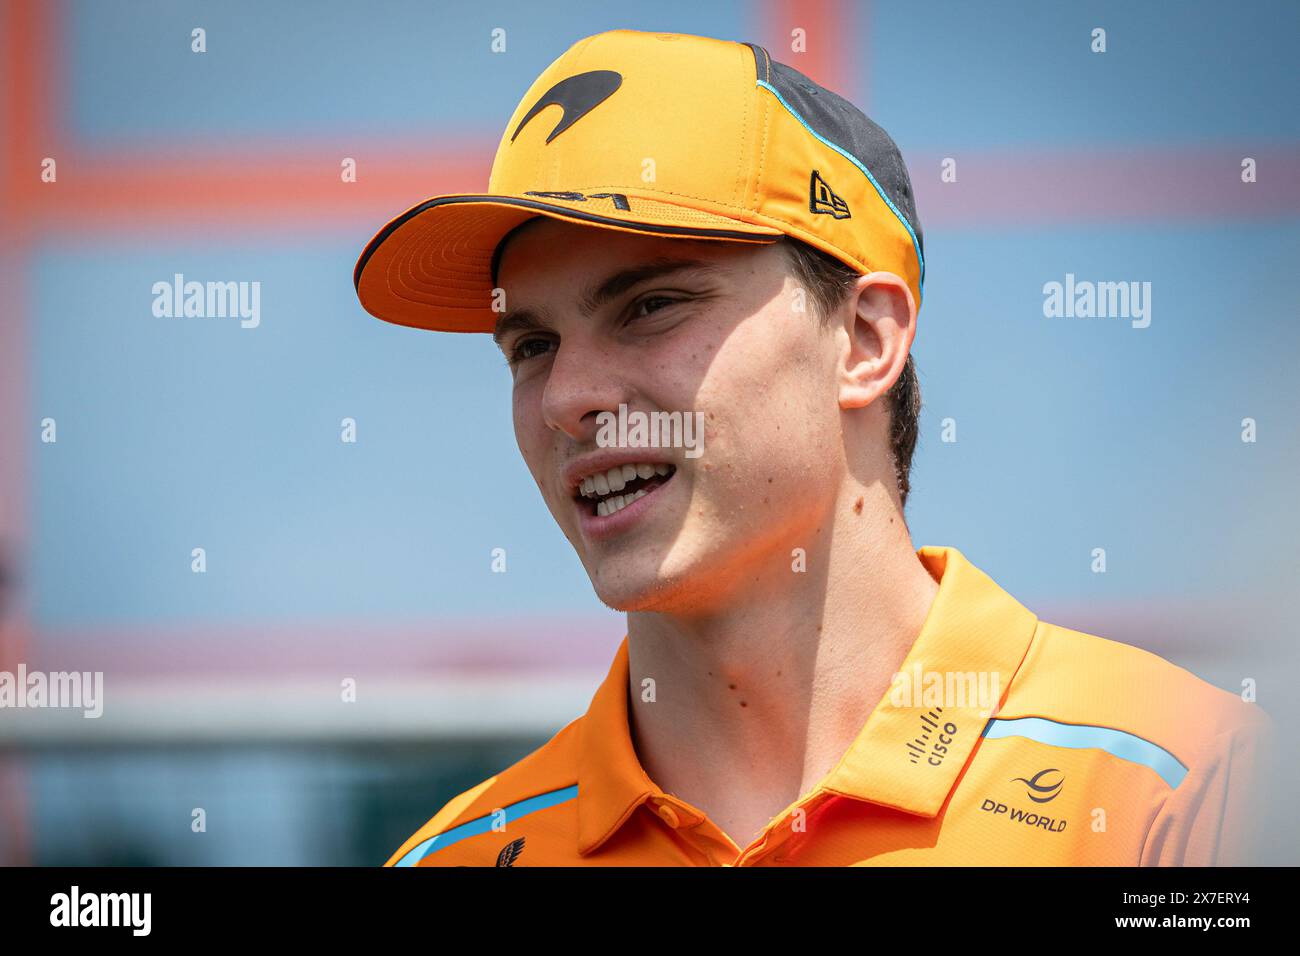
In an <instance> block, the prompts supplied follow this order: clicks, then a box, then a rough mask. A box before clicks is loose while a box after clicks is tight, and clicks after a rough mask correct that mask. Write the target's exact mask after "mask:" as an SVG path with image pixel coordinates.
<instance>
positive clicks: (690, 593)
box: [587, 559, 709, 614]
mask: <svg viewBox="0 0 1300 956" xmlns="http://www.w3.org/2000/svg"><path fill="white" fill-rule="evenodd" d="M587 573H588V577H589V578H590V579H591V586H592V589H593V590H594V591H595V592H596V597H597V598H598V599H599V600H600V602H601V603H602V604H604V605H605V606H606V607H608V608H610V609H611V610H614V611H622V612H624V613H631V612H634V611H649V612H656V611H657V612H660V613H665V614H671V613H674V612H684V611H686V610H687V609H688V608H689V607H691V606H693V605H695V604H696V603H698V602H699V600H700V599H701V597H702V596H701V595H700V594H699V593H698V591H699V588H700V586H701V585H702V584H703V583H704V582H705V581H706V580H708V577H709V575H708V572H707V571H706V570H705V569H704V568H703V567H700V566H693V567H677V566H667V565H665V564H663V563H655V564H651V563H650V562H648V561H644V560H642V561H619V560H617V559H614V560H610V561H607V562H605V564H604V565H603V566H602V567H601V568H600V569H598V571H597V572H596V573H592V571H591V569H588V572H587Z"/></svg>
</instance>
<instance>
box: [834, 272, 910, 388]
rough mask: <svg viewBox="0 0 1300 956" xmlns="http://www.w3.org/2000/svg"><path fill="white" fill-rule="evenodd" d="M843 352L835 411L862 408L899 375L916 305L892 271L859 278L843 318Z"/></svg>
mask: <svg viewBox="0 0 1300 956" xmlns="http://www.w3.org/2000/svg"><path fill="white" fill-rule="evenodd" d="M844 322H845V331H846V332H847V333H848V348H847V351H846V352H845V354H844V356H843V365H842V366H841V368H840V388H839V399H840V408H844V409H848V408H864V407H866V406H867V405H870V404H871V403H872V402H873V401H875V400H876V399H877V398H878V397H879V396H881V395H883V394H885V392H887V391H889V388H890V386H892V385H893V384H894V382H896V381H897V380H898V376H900V375H901V374H903V366H904V365H906V364H907V356H908V353H909V352H910V351H911V349H912V339H914V338H915V337H916V303H915V301H914V300H913V299H912V290H911V289H910V288H909V287H908V285H907V283H906V282H905V281H904V280H903V279H902V277H900V276H897V275H894V273H892V272H871V273H868V274H867V275H864V276H861V277H860V278H859V279H858V281H857V284H856V285H855V286H854V289H853V292H852V293H850V295H849V307H848V308H846V309H845V315H844Z"/></svg>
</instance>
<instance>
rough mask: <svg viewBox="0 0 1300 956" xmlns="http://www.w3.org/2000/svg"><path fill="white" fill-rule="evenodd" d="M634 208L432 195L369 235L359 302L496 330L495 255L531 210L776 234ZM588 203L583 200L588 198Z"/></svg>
mask: <svg viewBox="0 0 1300 956" xmlns="http://www.w3.org/2000/svg"><path fill="white" fill-rule="evenodd" d="M632 198H633V201H634V202H635V204H636V207H637V210H636V212H635V214H633V213H632V212H630V211H629V212H623V211H620V210H610V209H609V206H610V205H611V203H610V202H608V201H605V202H600V203H599V206H600V207H601V211H600V212H599V213H595V212H591V211H589V210H590V208H591V207H593V206H597V205H598V204H597V203H596V202H591V201H588V200H586V199H577V200H564V199H547V200H545V201H543V200H539V199H536V198H534V197H531V196H508V195H498V196H487V195H463V194H457V195H447V196H436V197H434V198H433V199H429V200H426V201H424V202H422V203H420V204H419V205H416V206H413V207H412V208H410V209H408V210H407V211H406V212H404V213H402V215H400V216H398V217H397V218H396V219H394V220H393V221H392V222H390V223H389V224H388V225H386V226H385V227H384V228H383V229H381V230H380V231H379V233H378V234H377V235H376V236H375V237H374V238H373V239H371V240H370V242H369V244H368V245H367V246H366V248H365V251H364V252H362V253H361V258H360V259H358V260H357V266H356V269H355V271H354V272H353V283H354V285H355V286H356V290H357V296H358V298H359V299H360V300H361V305H362V307H363V308H364V309H365V310H366V311H367V312H369V313H370V314H371V315H373V316H375V317H377V318H380V319H383V320H385V321H387V322H393V323H396V324H397V325H406V326H411V327H412V328H417V329H430V330H433V331H440V332H491V331H492V330H493V329H494V328H495V327H496V321H497V319H498V318H499V317H500V314H499V313H498V312H497V311H494V310H493V308H492V301H493V300H492V289H493V285H492V259H493V256H494V254H495V252H496V248H497V245H498V244H499V243H500V242H501V240H502V239H503V238H504V237H505V236H506V234H507V233H509V232H510V230H512V229H514V228H515V227H516V226H518V225H520V224H522V223H523V222H524V221H526V220H528V219H531V218H533V217H534V216H550V217H552V218H554V219H564V220H569V221H571V222H577V223H581V224H583V225H589V226H594V227H597V228H601V229H615V230H618V231H622V232H632V233H638V234H642V235H645V234H650V235H659V236H670V237H678V238H684V239H720V240H731V241H741V242H774V241H775V240H777V239H779V238H780V237H781V236H782V235H783V233H782V232H781V231H780V230H779V229H775V228H773V227H771V226H765V225H759V224H757V223H750V222H744V221H741V220H737V219H732V218H730V217H728V216H723V215H719V214H716V213H710V212H705V211H703V210H699V209H694V208H690V207H687V206H679V205H675V204H672V203H667V202H663V201H662V200H658V199H646V198H643V197H632ZM583 206H586V207H588V208H587V209H584V208H582V207H583Z"/></svg>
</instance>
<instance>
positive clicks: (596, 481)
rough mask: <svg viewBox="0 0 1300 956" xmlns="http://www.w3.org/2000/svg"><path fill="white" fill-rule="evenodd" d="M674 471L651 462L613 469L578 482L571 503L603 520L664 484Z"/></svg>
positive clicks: (674, 469)
mask: <svg viewBox="0 0 1300 956" xmlns="http://www.w3.org/2000/svg"><path fill="white" fill-rule="evenodd" d="M676 471H677V468H676V466H675V465H665V464H656V463H653V462H637V463H636V464H627V465H615V466H614V467H613V468H610V469H608V470H607V471H601V472H597V473H595V474H592V475H588V476H586V477H585V478H583V479H582V480H581V481H580V482H578V487H577V489H576V491H575V492H574V499H575V500H577V501H579V502H581V503H582V504H583V505H585V506H586V507H587V508H588V509H589V510H588V514H593V515H598V516H600V517H602V518H603V517H606V516H607V515H612V514H614V513H615V512H618V511H622V510H623V509H624V508H626V507H627V506H628V505H630V504H631V503H632V502H634V501H636V500H638V499H640V498H644V497H645V496H646V495H648V494H651V493H652V492H653V491H654V490H655V489H656V488H659V487H661V486H662V485H665V484H667V482H668V480H669V479H670V478H672V476H673V475H674V474H675V473H676Z"/></svg>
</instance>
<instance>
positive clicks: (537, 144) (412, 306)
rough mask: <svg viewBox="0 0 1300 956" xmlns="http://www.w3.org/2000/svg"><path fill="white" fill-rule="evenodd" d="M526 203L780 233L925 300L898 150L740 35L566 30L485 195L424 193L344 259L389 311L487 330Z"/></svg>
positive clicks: (580, 213) (912, 210)
mask: <svg viewBox="0 0 1300 956" xmlns="http://www.w3.org/2000/svg"><path fill="white" fill-rule="evenodd" d="M536 216H550V217H552V218H555V219H564V220H569V221H572V222H577V223H582V224H584V225H589V226H594V227H596V228H601V229H616V230H620V231H624V232H633V233H642V234H653V235H660V236H676V237H683V238H692V239H718V240H727V241H740V242H774V241H776V240H777V239H779V238H780V237H781V236H782V235H788V236H792V237H794V238H796V239H800V240H802V241H803V242H805V243H807V244H809V245H811V246H814V247H816V248H818V249H821V250H822V251H824V252H826V253H829V254H830V255H832V256H834V257H835V258H837V259H840V260H841V261H843V262H845V263H847V264H848V265H850V266H852V267H853V268H854V269H857V270H858V271H859V272H862V273H867V272H875V271H884V272H892V273H895V274H897V275H899V276H901V277H902V278H903V279H904V280H905V281H906V282H907V285H908V287H909V289H910V290H911V292H912V296H913V299H914V302H915V304H916V307H917V308H918V309H919V308H920V304H921V293H922V284H923V280H924V275H925V259H924V253H923V243H922V236H921V225H920V223H919V222H918V221H917V216H916V204H915V197H914V195H913V192H912V186H911V181H910V179H909V177H908V174H907V167H906V166H905V165H904V163H903V158H902V155H901V154H900V153H899V150H898V147H897V146H896V145H895V144H894V141H893V140H892V139H890V137H889V135H888V134H887V133H886V132H885V131H884V130H883V129H881V128H880V127H879V126H877V125H876V124H875V123H873V122H872V121H871V120H870V119H868V118H867V117H866V116H864V115H863V113H862V111H861V110H859V109H858V108H857V107H855V106H853V104H851V103H849V102H848V101H847V100H845V99H843V98H842V97H840V96H838V95H836V94H835V93H832V92H831V91H830V90H827V89H825V88H823V87H821V86H818V85H817V84H816V83H814V82H813V81H812V80H810V79H809V78H808V77H806V76H804V75H803V74H802V73H800V72H799V71H798V70H795V69H793V68H791V67H789V66H786V65H785V64H782V63H777V62H775V61H774V60H772V59H771V57H769V56H768V53H767V51H766V50H765V49H763V48H762V47H760V46H757V45H755V44H753V43H738V42H733V41H729V40H717V39H713V38H710V37H701V36H692V35H689V34H681V33H648V32H643V31H639V30H610V31H607V32H605V33H598V34H595V35H594V36H590V37H587V38H585V39H583V40H580V41H578V42H577V43H575V44H574V45H573V46H571V47H570V48H569V49H568V50H567V51H566V52H565V53H564V54H563V55H562V56H560V57H559V59H557V60H556V61H555V62H554V63H552V64H551V65H550V66H549V67H547V69H546V70H545V71H544V72H543V73H542V74H541V76H539V77H538V78H537V79H536V80H535V81H534V82H533V85H532V86H531V87H529V89H528V92H527V93H525V94H524V98H523V99H522V100H521V101H520V103H519V105H518V106H517V107H516V108H515V112H514V115H513V116H511V118H510V122H509V123H508V124H507V126H506V129H505V132H504V133H503V134H502V136H501V143H500V145H499V146H498V147H497V152H496V158H495V159H494V160H493V163H492V174H491V177H490V178H489V180H488V188H487V192H486V193H482V194H478V193H468V194H451V195H443V196H435V197H434V198H432V199H426V200H425V201H424V202H421V203H419V204H418V205H416V206H413V207H412V208H410V209H408V210H407V211H406V212H404V213H402V214H401V215H400V216H398V217H397V218H396V219H394V220H392V221H391V222H390V223H388V225H386V226H384V228H383V229H381V230H380V231H379V233H378V234H377V235H376V236H375V237H374V238H373V239H371V240H370V243H369V244H368V245H367V246H366V248H365V251H364V252H362V254H361V258H360V259H359V260H358V261H357V265H356V269H355V271H354V273H353V281H354V283H355V285H356V289H357V296H358V297H359V298H360V300H361V304H362V306H363V307H364V308H365V310H366V311H367V312H369V313H370V314H371V315H374V316H377V317H378V318H381V319H384V320H385V321H388V322H394V323H396V324H398V325H406V326H413V327H415V328H421V329H432V330H438V331H448V332H491V331H492V330H493V328H494V327H495V325H496V320H497V319H498V318H499V315H500V313H499V312H498V311H496V310H494V309H493V307H492V306H493V290H494V288H495V287H496V275H495V273H496V256H497V251H498V249H499V247H500V245H501V240H502V239H504V238H505V236H506V235H507V234H508V233H509V232H510V231H511V230H512V229H514V228H516V227H517V226H520V225H522V224H523V223H524V222H526V221H527V220H530V219H532V218H534V217H536Z"/></svg>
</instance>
